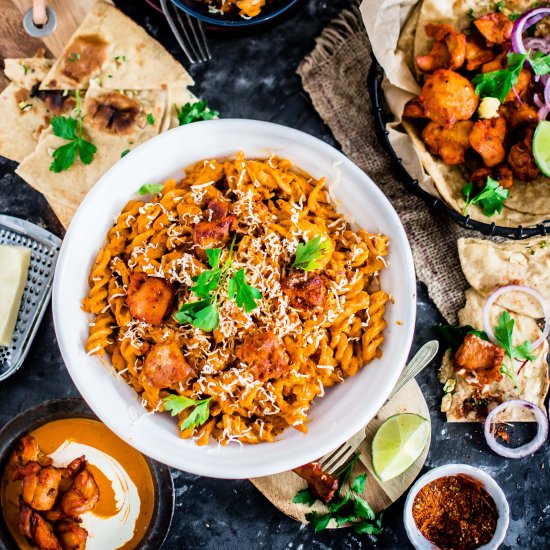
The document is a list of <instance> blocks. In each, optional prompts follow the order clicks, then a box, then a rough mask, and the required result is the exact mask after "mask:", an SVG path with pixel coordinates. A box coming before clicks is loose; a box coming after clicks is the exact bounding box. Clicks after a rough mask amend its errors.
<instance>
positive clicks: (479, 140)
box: [470, 116, 506, 167]
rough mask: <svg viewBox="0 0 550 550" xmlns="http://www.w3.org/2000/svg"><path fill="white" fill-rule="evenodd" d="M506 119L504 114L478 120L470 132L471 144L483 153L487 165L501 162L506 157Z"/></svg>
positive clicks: (482, 156)
mask: <svg viewBox="0 0 550 550" xmlns="http://www.w3.org/2000/svg"><path fill="white" fill-rule="evenodd" d="M505 137H506V119H505V118H504V117H502V116H499V117H497V118H486V119H484V120H478V121H477V122H476V123H475V124H474V127H473V128H472V131H471V133H470V145H471V146H472V147H473V148H474V149H475V150H476V151H477V152H478V153H479V154H480V155H481V158H482V159H483V162H484V163H485V166H488V167H492V166H496V165H497V164H500V163H501V162H503V161H504V159H505V158H506V150H505V149H504V145H503V142H504V138H505Z"/></svg>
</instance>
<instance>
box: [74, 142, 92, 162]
mask: <svg viewBox="0 0 550 550" xmlns="http://www.w3.org/2000/svg"><path fill="white" fill-rule="evenodd" d="M76 148H77V149H78V155H79V157H80V160H81V161H82V163H83V164H90V163H91V162H92V160H94V155H95V153H96V152H97V147H96V146H95V145H94V144H93V143H92V142H90V141H86V140H85V139H82V138H78V139H77V140H76Z"/></svg>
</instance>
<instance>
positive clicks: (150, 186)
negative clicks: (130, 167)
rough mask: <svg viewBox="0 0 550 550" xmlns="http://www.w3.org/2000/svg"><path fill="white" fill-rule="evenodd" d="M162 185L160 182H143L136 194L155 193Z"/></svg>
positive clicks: (159, 190) (158, 191) (160, 189)
mask: <svg viewBox="0 0 550 550" xmlns="http://www.w3.org/2000/svg"><path fill="white" fill-rule="evenodd" d="M163 187H164V185H163V184H162V183H144V184H143V185H142V186H141V187H140V188H139V189H138V195H156V194H157V193H160V192H161V191H162V188H163Z"/></svg>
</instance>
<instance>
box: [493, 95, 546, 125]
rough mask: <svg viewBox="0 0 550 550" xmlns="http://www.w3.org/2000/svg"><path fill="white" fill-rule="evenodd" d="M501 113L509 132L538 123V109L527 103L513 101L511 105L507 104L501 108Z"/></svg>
mask: <svg viewBox="0 0 550 550" xmlns="http://www.w3.org/2000/svg"><path fill="white" fill-rule="evenodd" d="M500 112H501V113H502V115H503V116H504V118H505V119H506V122H507V126H508V129H509V130H516V129H518V128H522V127H525V126H528V125H530V124H537V123H538V113H537V109H536V108H535V107H532V106H531V105H528V104H527V103H525V102H523V103H519V101H513V102H512V101H511V102H510V103H506V105H501V106H500Z"/></svg>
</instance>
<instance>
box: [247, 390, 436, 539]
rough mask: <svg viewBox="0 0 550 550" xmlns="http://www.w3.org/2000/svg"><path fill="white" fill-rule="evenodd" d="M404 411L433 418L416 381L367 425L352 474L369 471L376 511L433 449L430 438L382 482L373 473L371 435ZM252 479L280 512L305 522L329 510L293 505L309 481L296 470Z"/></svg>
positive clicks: (408, 480)
mask: <svg viewBox="0 0 550 550" xmlns="http://www.w3.org/2000/svg"><path fill="white" fill-rule="evenodd" d="M405 412H407V413H415V414H418V415H420V416H423V417H424V418H427V419H428V420H429V419H430V412H429V410H428V405H427V404H426V400H425V399H424V396H423V395H422V391H421V390H420V387H419V386H418V384H417V383H416V381H415V380H412V381H411V382H409V383H408V384H407V385H406V386H405V387H404V388H403V389H402V390H401V391H400V392H399V393H398V394H397V395H396V396H395V397H394V398H393V399H392V400H391V401H390V402H389V403H388V404H386V405H385V406H384V407H382V408H381V409H380V411H378V414H377V415H376V416H375V417H374V418H373V419H372V420H371V421H370V423H369V424H368V426H367V427H366V430H365V433H366V437H365V440H364V441H363V443H361V445H360V447H359V451H360V454H359V460H358V461H357V463H356V465H355V468H354V471H353V475H354V476H357V475H359V474H362V473H367V484H366V487H365V492H364V498H365V500H366V501H367V502H368V503H369V504H370V505H371V506H372V507H373V509H374V510H375V511H376V512H380V511H381V510H385V509H386V508H387V507H388V506H389V505H390V504H392V503H393V502H395V501H396V500H397V499H398V498H399V497H400V496H401V495H402V494H403V493H404V492H405V491H406V490H407V489H408V488H409V487H410V486H411V485H412V483H413V481H414V480H415V479H416V476H417V475H418V474H419V472H420V470H421V469H422V466H423V465H424V462H425V461H426V456H427V454H428V450H429V448H430V441H428V443H427V445H426V448H425V449H424V452H423V453H422V455H421V456H420V457H419V458H418V460H417V461H416V462H415V463H414V464H413V465H412V466H411V467H410V468H409V469H408V470H407V471H406V472H405V473H403V474H401V475H400V476H398V477H396V478H395V479H392V480H390V481H388V482H386V483H382V482H381V481H379V480H378V479H377V477H376V476H375V475H374V473H373V471H372V464H371V458H370V454H371V453H370V446H371V442H372V438H373V437H374V434H375V433H376V431H377V430H378V428H379V427H380V425H381V424H382V423H383V422H384V420H386V419H387V418H389V417H390V416H393V415H394V414H399V413H405ZM430 439H431V438H430ZM250 481H251V482H252V483H253V484H254V485H255V487H256V488H257V489H258V490H259V491H260V492H261V493H262V494H263V495H264V496H265V497H266V498H267V499H268V500H269V501H271V503H272V504H273V505H274V506H276V507H277V508H279V510H281V512H283V513H285V514H286V515H287V516H290V517H291V518H293V519H295V520H297V521H300V522H302V523H307V521H306V519H305V514H307V513H308V512H311V511H312V510H313V511H317V512H319V513H321V514H323V513H327V511H328V510H327V509H326V507H325V506H324V505H322V504H321V503H320V502H316V503H315V504H314V505H313V506H311V507H310V506H309V505H307V504H294V503H293V502H292V498H293V497H294V495H295V494H296V493H297V492H298V491H299V490H300V489H304V488H305V487H306V486H307V484H306V482H305V481H304V480H303V479H302V478H301V477H299V476H298V475H296V474H295V473H294V472H283V473H282V474H277V475H274V476H267V477H258V478H254V479H251V480H250ZM334 527H336V524H335V522H334V520H332V521H331V522H330V524H329V528H334ZM342 527H344V526H342Z"/></svg>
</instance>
